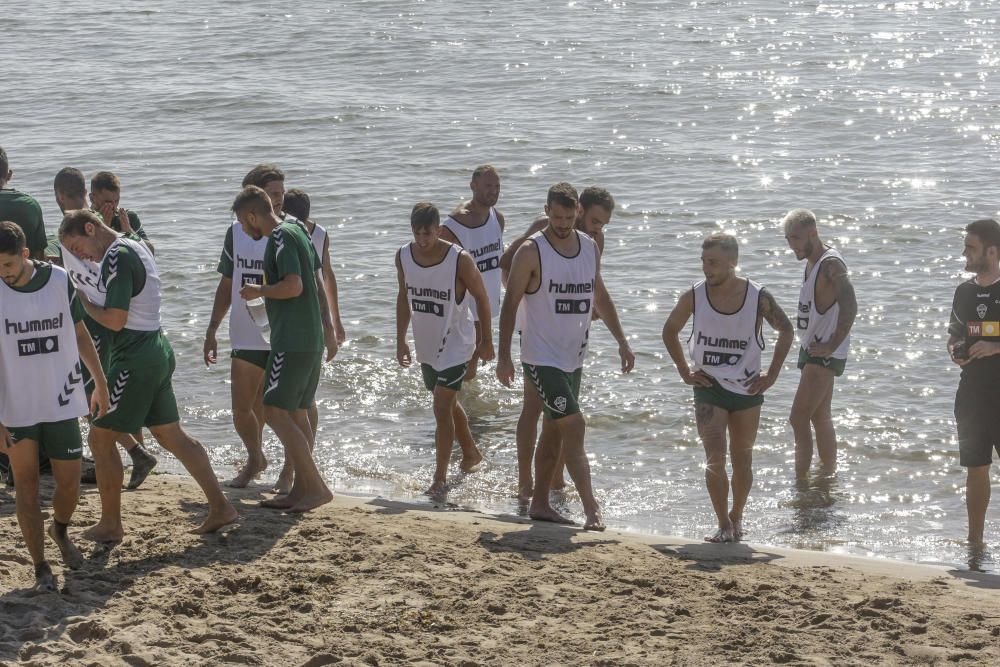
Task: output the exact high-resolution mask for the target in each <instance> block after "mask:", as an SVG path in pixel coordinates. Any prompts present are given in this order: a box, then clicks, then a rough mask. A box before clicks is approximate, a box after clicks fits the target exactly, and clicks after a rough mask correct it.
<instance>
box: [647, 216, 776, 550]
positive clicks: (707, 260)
mask: <svg viewBox="0 0 1000 667" xmlns="http://www.w3.org/2000/svg"><path fill="white" fill-rule="evenodd" d="M701 247H702V254H701V266H702V271H703V272H704V274H705V279H704V280H702V281H700V282H698V283H696V284H695V285H694V287H692V288H691V289H690V290H688V291H687V292H685V293H684V294H683V295H682V296H681V298H680V300H679V301H678V302H677V305H676V306H674V309H673V311H672V312H671V313H670V316H669V317H668V318H667V321H666V323H665V324H664V326H663V343H664V344H665V345H666V346H667V352H669V353H670V358H671V359H673V361H674V364H675V365H676V366H677V371H678V373H680V376H681V379H683V380H684V382H685V383H687V384H689V385H693V386H694V410H695V420H696V422H697V425H698V435H699V436H700V437H701V442H702V445H703V446H704V447H705V456H706V459H707V465H706V466H705V484H706V486H707V487H708V495H709V496H710V498H711V500H712V508H713V509H714V510H715V514H716V517H717V518H718V522H719V529H718V530H717V531H716V532H715V533H714V534H712V535H708V536H706V537H705V540H706V541H708V542H733V541H739V540H740V539H742V538H743V508H744V506H745V505H746V502H747V497H748V496H749V495H750V487H751V486H752V485H753V471H752V469H751V462H752V456H753V445H754V441H755V440H756V439H757V427H758V425H759V423H760V406H761V405H762V404H763V403H764V392H765V391H767V389H769V388H770V387H771V385H773V384H774V381H775V380H777V379H778V373H779V371H780V370H781V364H782V363H784V361H785V357H786V356H787V355H788V350H789V348H790V347H791V346H792V341H793V340H794V338H795V330H794V329H793V328H792V323H791V322H790V321H789V320H788V316H787V315H785V313H784V311H782V310H781V308H779V307H778V304H777V303H775V301H774V297H772V296H771V294H770V293H769V292H768V291H767V290H765V289H764V288H763V287H761V286H760V285H759V284H757V283H755V282H753V281H752V280H749V279H747V278H742V277H739V276H737V275H736V265H737V262H738V260H739V243H738V242H737V240H736V238H735V237H733V236H730V235H729V234H713V235H712V236H710V237H708V238H707V239H706V240H705V241H704V243H702V246H701ZM692 315H694V324H693V326H692V329H691V337H690V338H689V339H688V352H689V354H690V355H691V360H692V362H693V363H694V370H693V371H692V370H691V368H690V367H689V366H688V363H687V361H686V359H685V358H684V349H683V348H682V347H681V342H680V332H681V329H683V328H684V325H685V324H686V323H687V321H688V319H690V318H691V316H692ZM762 320H767V323H768V324H770V325H771V327H772V328H774V329H775V330H776V331H777V332H778V343H777V345H775V348H774V354H773V356H772V357H771V365H770V366H769V367H768V370H767V372H766V373H762V372H761V351H762V350H763V349H764V338H763V336H762V334H761V322H762ZM727 431H728V434H729V454H730V456H731V458H732V464H733V478H732V490H733V504H732V508H730V507H729V487H730V482H729V478H728V476H727V475H726V433H727Z"/></svg>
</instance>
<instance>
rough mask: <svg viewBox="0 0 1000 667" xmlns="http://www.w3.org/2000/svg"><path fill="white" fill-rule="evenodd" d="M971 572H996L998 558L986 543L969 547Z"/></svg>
mask: <svg viewBox="0 0 1000 667" xmlns="http://www.w3.org/2000/svg"><path fill="white" fill-rule="evenodd" d="M967 562H968V564H969V571H970V572H996V569H997V567H996V560H995V559H994V558H993V554H991V553H990V552H989V550H988V548H987V547H986V545H984V544H977V545H975V546H970V547H969V559H968V561H967Z"/></svg>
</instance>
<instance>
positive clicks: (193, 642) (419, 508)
mask: <svg viewBox="0 0 1000 667" xmlns="http://www.w3.org/2000/svg"><path fill="white" fill-rule="evenodd" d="M262 491H263V488H262V487H260V488H251V489H247V490H232V489H227V491H226V492H227V493H228V494H229V495H230V497H231V498H233V500H234V503H236V504H237V506H238V508H239V510H240V512H241V515H242V517H241V521H240V522H239V523H237V524H235V525H234V526H232V527H230V528H229V529H227V530H225V531H224V532H222V533H221V534H217V535H213V536H208V537H204V538H202V537H197V536H194V535H189V534H187V533H186V532H184V531H185V530H187V529H190V528H193V527H194V526H195V525H197V523H198V522H199V521H200V519H201V518H202V517H203V516H204V511H205V508H204V505H203V502H202V499H201V498H200V497H199V494H198V492H197V489H196V487H194V485H193V484H192V483H191V482H190V481H189V480H187V479H186V478H183V477H177V476H169V475H164V476H155V477H153V478H151V479H149V480H148V481H147V482H146V484H145V485H144V486H143V487H142V489H140V490H139V491H134V492H127V493H126V494H125V496H124V500H123V511H124V513H125V516H126V530H127V535H126V538H125V541H124V542H123V543H122V544H120V545H118V546H117V547H115V548H114V549H112V550H111V551H110V552H107V553H104V554H101V555H91V556H90V557H89V558H88V560H87V562H86V564H85V565H84V567H83V568H82V569H81V570H79V571H76V572H68V571H65V570H64V569H63V568H62V566H61V563H58V553H57V551H56V549H55V547H54V545H52V544H51V543H50V544H48V545H47V546H46V548H47V553H48V554H49V557H50V560H51V561H52V562H53V569H54V570H55V571H56V573H57V574H58V575H59V580H60V586H61V588H62V592H61V594H59V595H53V594H49V595H39V596H32V595H31V594H30V593H29V592H27V591H26V589H27V588H28V587H29V586H30V585H31V583H32V581H33V578H32V571H31V568H30V565H29V560H28V557H27V552H26V551H25V550H24V545H23V541H22V540H21V537H20V532H19V530H18V527H17V522H16V520H15V518H14V506H13V500H12V498H11V496H10V495H9V494H8V493H7V492H6V491H0V544H3V545H4V547H3V548H2V549H0V614H2V618H3V619H4V622H3V623H2V624H0V661H7V662H11V663H13V662H16V661H22V662H24V663H25V664H35V665H56V664H60V665H61V664H80V665H102V666H103V665H111V664H127V665H133V666H138V665H163V664H186V665H209V664H211V665H217V664H224V663H228V664H242V665H295V666H298V665H309V666H311V667H318V666H320V665H329V664H343V665H363V664H364V665H393V664H409V665H482V664H498V665H499V664H502V665H517V664H522V665H536V664H580V665H664V664H678V665H711V664H723V663H726V664H738V665H744V664H745V665H757V664H769V663H782V664H793V665H795V664H800V665H828V664H829V665H871V664H890V665H891V664H921V665H926V664H949V665H952V664H960V665H961V664H968V665H973V664H975V665H984V664H1000V607H998V605H997V603H996V601H997V599H998V597H997V596H998V595H1000V591H998V590H997V588H1000V577H996V576H990V575H978V574H975V573H969V572H956V571H950V570H948V569H946V568H936V567H926V566H919V565H909V564H905V563H897V562H892V561H881V560H874V559H861V558H852V557H842V556H833V555H830V554H823V553H819V552H802V551H791V550H783V549H776V548H769V547H757V546H753V545H752V544H730V545H709V544H703V543H692V542H689V541H685V540H680V539H674V538H668V537H658V536H638V535H631V534H625V533H617V532H613V531H609V532H607V533H602V534H601V533H584V532H581V531H579V530H577V529H573V528H571V527H570V528H567V527H561V526H553V525H547V524H537V523H531V522H528V521H526V520H524V519H521V518H519V517H504V516H501V517H493V516H487V515H483V514H479V513H475V512H468V511H459V510H456V509H454V508H432V507H430V506H429V505H415V504H408V503H402V502H394V501H388V500H383V499H362V498H351V497H344V496H338V497H337V498H336V500H335V501H334V502H333V503H331V504H330V505H327V506H325V507H323V508H321V509H320V510H318V511H316V512H313V513H311V514H308V515H305V516H288V515H284V514H281V513H278V512H274V511H270V510H265V509H260V508H258V507H256V502H257V501H258V500H259V499H260V498H261V497H264V496H262ZM97 511H98V497H97V491H96V489H95V488H94V487H85V489H84V497H83V498H82V501H81V505H80V509H79V510H78V513H77V516H76V520H77V522H76V525H75V526H74V527H72V528H71V529H70V531H71V534H72V535H74V536H76V535H79V533H80V531H81V527H82V526H85V525H88V524H90V523H93V522H94V521H96V519H97ZM79 545H80V546H81V548H82V549H83V550H84V552H85V553H87V554H88V555H89V554H90V551H91V546H92V545H91V544H90V543H86V542H82V541H81V542H79Z"/></svg>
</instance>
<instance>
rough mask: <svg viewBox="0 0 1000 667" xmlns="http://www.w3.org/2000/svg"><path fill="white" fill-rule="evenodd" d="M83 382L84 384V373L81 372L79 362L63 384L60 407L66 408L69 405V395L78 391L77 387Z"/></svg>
mask: <svg viewBox="0 0 1000 667" xmlns="http://www.w3.org/2000/svg"><path fill="white" fill-rule="evenodd" d="M81 382H83V371H82V370H80V362H79V361H78V362H76V366H74V367H73V370H72V372H70V374H69V377H67V378H66V382H65V383H64V384H63V390H62V393H61V394H59V405H61V406H64V407H65V406H67V405H69V395H70V394H72V393H73V392H74V391H76V385H78V384H80V383H81Z"/></svg>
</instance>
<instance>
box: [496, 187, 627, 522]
mask: <svg viewBox="0 0 1000 667" xmlns="http://www.w3.org/2000/svg"><path fill="white" fill-rule="evenodd" d="M578 207H579V200H578V197H577V194H576V190H575V189H574V188H573V186H571V185H570V184H569V183H557V184H556V185H553V186H552V187H551V188H549V192H548V197H547V199H546V204H545V214H546V215H547V216H548V225H547V226H546V227H545V229H543V230H542V231H540V232H537V233H535V234H534V235H532V236H531V237H530V238H529V239H528V240H527V241H525V242H524V244H523V245H522V246H521V247H520V248H519V249H518V251H517V253H516V254H515V255H514V259H513V262H512V264H511V269H510V277H509V278H508V280H507V293H506V295H505V296H504V301H503V307H502V309H501V312H500V350H499V355H498V358H497V369H496V373H497V378H498V379H499V380H500V382H502V383H503V384H504V385H506V386H508V387H509V386H511V384H512V383H513V382H514V362H513V360H512V359H511V339H512V338H513V335H514V328H515V325H516V324H520V326H521V364H522V366H523V367H524V375H525V382H528V381H529V379H530V381H531V383H532V384H533V385H534V388H535V391H536V392H537V393H538V395H539V399H540V400H541V402H542V405H543V406H544V411H545V418H544V420H543V421H542V437H541V438H540V440H539V444H538V455H537V456H536V457H535V482H536V484H535V488H534V493H533V495H532V500H531V505H530V506H529V508H528V513H529V515H530V516H531V518H533V519H536V520H539V521H556V522H559V523H570V522H569V521H568V520H567V519H565V518H563V517H562V516H561V515H559V513H558V512H556V511H555V510H554V509H553V508H552V505H551V504H550V503H549V490H550V488H551V482H552V476H553V473H554V470H555V467H556V465H557V463H558V461H559V456H560V454H561V453H562V454H563V455H564V456H565V460H566V467H567V469H568V470H569V474H570V477H571V478H572V479H573V483H574V484H575V485H576V489H577V492H579V494H580V499H581V501H582V502H583V509H584V513H585V514H586V516H587V520H586V523H585V524H584V529H585V530H604V521H603V519H602V518H601V511H600V507H599V506H598V504H597V499H596V498H595V497H594V491H593V488H592V487H591V482H590V463H589V462H588V460H587V455H586V453H585V452H584V436H585V432H586V423H585V421H584V418H583V414H582V413H581V412H580V406H579V403H578V401H579V393H580V380H581V376H582V374H583V361H584V357H585V356H586V352H587V341H588V336H589V334H590V323H591V321H592V313H593V310H594V308H595V307H596V308H597V309H598V310H599V312H600V313H601V317H602V318H603V319H604V321H605V323H606V324H607V327H608V331H610V332H611V335H612V336H614V337H615V340H616V341H618V354H619V355H620V356H621V362H622V372H624V373H628V372H630V371H631V370H632V368H633V367H634V366H635V355H633V354H632V350H631V349H630V348H629V344H628V340H627V339H626V337H625V333H624V332H623V331H622V327H621V324H620V322H619V321H618V312H617V311H616V310H615V305H614V303H613V302H612V301H611V297H610V295H609V294H608V291H607V289H605V287H604V281H603V280H602V279H601V258H600V252H599V251H598V249H597V244H596V243H595V242H594V241H593V240H592V239H591V238H590V237H589V236H587V235H586V234H583V233H581V232H580V231H578V230H576V229H575V228H574V227H575V224H576V219H577V212H578ZM522 301H523V304H522ZM519 308H520V312H519V311H518V309H519ZM515 320H517V322H515ZM552 431H555V433H551V432H552Z"/></svg>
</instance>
